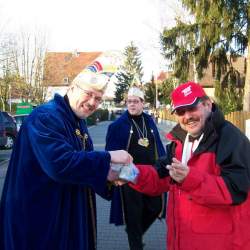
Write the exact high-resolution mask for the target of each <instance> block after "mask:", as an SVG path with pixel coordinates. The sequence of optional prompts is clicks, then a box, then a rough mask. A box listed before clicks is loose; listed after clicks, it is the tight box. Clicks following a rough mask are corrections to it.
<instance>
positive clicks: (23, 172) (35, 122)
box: [0, 71, 132, 250]
mask: <svg viewBox="0 0 250 250" xmlns="http://www.w3.org/2000/svg"><path fill="white" fill-rule="evenodd" d="M107 80H108V78H107V76H106V75H104V74H101V73H93V72H87V71H86V72H82V73H81V74H79V75H78V76H77V77H76V78H75V79H74V81H73V82H72V84H71V86H70V87H69V89H68V91H67V94H66V95H65V96H64V97H62V96H60V95H55V97H54V99H53V100H51V101H49V102H48V103H46V104H44V105H41V106H39V107H37V108H36V109H35V110H33V112H32V113H31V114H30V116H29V117H28V118H27V119H26V121H25V122H24V124H23V125H22V127H21V129H20V131H19V134H18V137H17V140H16V144H15V147H14V149H13V152H12V155H11V159H10V163H9V167H8V171H7V175H6V180H5V184H4V188H3V193H2V199H1V203H0V249H1V250H94V249H96V204H95V193H97V194H99V195H101V196H102V197H107V196H108V193H109V189H108V188H107V186H108V185H107V181H112V180H113V179H112V178H113V177H114V176H113V172H112V170H110V163H111V162H112V163H122V164H126V163H129V162H130V161H131V160H132V158H131V156H130V155H129V154H128V153H127V152H126V151H124V150H119V151H93V143H92V140H91V138H90V136H89V133H88V130H87V126H86V123H85V121H84V118H86V117H88V116H89V115H91V114H92V113H93V112H94V111H95V110H96V108H97V107H98V104H99V103H100V102H101V99H102V95H103V92H104V89H105V86H106V84H107Z"/></svg>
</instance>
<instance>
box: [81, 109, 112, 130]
mask: <svg viewBox="0 0 250 250" xmlns="http://www.w3.org/2000/svg"><path fill="white" fill-rule="evenodd" d="M108 117H109V111H108V110H107V109H97V110H96V111H95V112H94V113H93V114H92V115H90V116H89V117H88V118H87V119H86V121H87V125H88V126H92V125H95V124H96V123H97V122H98V121H99V122H100V121H107V120H108Z"/></svg>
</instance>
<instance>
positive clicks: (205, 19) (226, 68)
mask: <svg viewBox="0 0 250 250" xmlns="http://www.w3.org/2000/svg"><path fill="white" fill-rule="evenodd" d="M182 3H183V5H184V7H186V8H187V9H188V10H190V12H191V14H192V15H193V16H194V18H195V22H194V23H189V24H186V23H183V22H182V21H181V20H177V25H176V27H174V28H172V29H165V30H164V31H163V33H162V36H161V41H162V45H163V46H162V47H163V52H164V53H165V56H166V58H169V59H173V60H174V63H173V65H172V66H173V69H174V71H175V76H176V77H177V78H179V79H180V80H181V81H184V80H186V79H187V78H188V77H190V75H189V74H190V66H191V65H192V66H193V67H194V68H195V73H197V74H198V77H199V78H201V77H202V73H203V70H204V69H205V68H207V66H208V63H209V62H210V60H211V63H212V64H213V68H214V74H215V78H216V79H217V80H218V81H219V82H221V83H222V82H224V83H223V84H224V86H223V87H222V86H220V87H221V88H224V89H225V88H227V89H228V91H229V90H230V91H234V92H235V93H236V92H239V89H238V87H240V86H237V83H238V82H239V80H240V79H239V78H238V77H239V72H237V71H236V70H235V69H234V68H233V67H232V64H231V60H232V58H235V57H237V56H239V55H243V54H244V53H245V51H246V49H247V47H249V45H250V27H249V25H250V18H249V13H250V3H249V0H217V1H211V0H203V1H196V0H182ZM227 75H230V76H231V78H230V79H236V82H232V81H229V78H227V77H224V76H227ZM217 87H218V86H217ZM249 109H250V50H249V49H248V61H247V73H246V79H245V98H244V110H249Z"/></svg>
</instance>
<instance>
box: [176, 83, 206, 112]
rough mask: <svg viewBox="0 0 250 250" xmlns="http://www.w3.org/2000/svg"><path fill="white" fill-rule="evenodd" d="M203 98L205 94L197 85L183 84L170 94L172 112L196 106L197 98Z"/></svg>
mask: <svg viewBox="0 0 250 250" xmlns="http://www.w3.org/2000/svg"><path fill="white" fill-rule="evenodd" d="M204 96H206V93H205V91H204V89H203V88H202V87H201V86H200V85H199V84H198V83H195V82H186V83H183V84H181V85H179V86H178V87H177V88H176V89H174V90H173V92H172V93H171V99H172V112H174V111H175V110H176V109H177V108H180V107H185V106H192V105H196V104H197V102H198V100H199V98H200V97H204Z"/></svg>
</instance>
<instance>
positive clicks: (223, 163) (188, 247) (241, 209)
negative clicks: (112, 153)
mask: <svg viewBox="0 0 250 250" xmlns="http://www.w3.org/2000/svg"><path fill="white" fill-rule="evenodd" d="M171 99H172V104H173V112H174V114H175V115H176V117H177V119H178V125H177V126H176V127H174V128H173V130H172V131H171V132H170V133H169V134H168V135H167V137H168V139H169V140H171V141H172V142H171V144H169V146H168V152H167V155H166V156H165V157H164V158H162V159H161V160H159V162H158V164H160V165H161V166H162V167H161V168H160V169H159V170H158V172H157V171H156V170H155V169H154V168H149V167H144V166H142V165H141V166H138V169H139V171H140V174H139V176H138V179H137V184H136V185H133V184H130V185H131V187H133V188H134V189H135V190H137V191H140V192H143V193H145V194H148V195H157V196H158V195H160V194H161V193H162V192H167V191H168V192H169V196H168V197H169V199H168V208H167V216H166V217H167V249H168V250H212V249H213V250H249V249H250V233H249V231H250V224H249V222H250V197H249V187H250V154H249V152H250V142H249V140H248V139H247V137H246V136H245V135H244V134H243V133H241V131H240V130H239V129H238V128H236V127H235V126H234V125H232V124H231V123H230V122H228V121H226V120H225V119H224V116H223V114H222V113H221V111H220V110H219V109H218V107H217V105H216V104H214V103H212V102H211V100H210V99H209V98H208V96H207V95H206V93H205V92H204V90H203V88H202V87H201V86H200V85H199V84H196V83H193V82H187V83H184V84H182V85H180V86H178V87H177V88H176V89H174V91H173V92H172V95H171Z"/></svg>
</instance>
